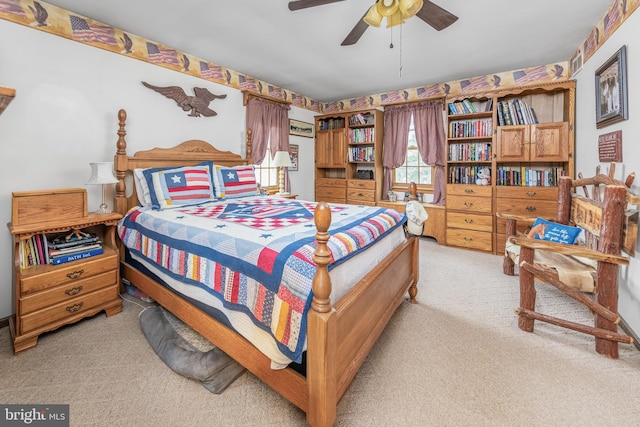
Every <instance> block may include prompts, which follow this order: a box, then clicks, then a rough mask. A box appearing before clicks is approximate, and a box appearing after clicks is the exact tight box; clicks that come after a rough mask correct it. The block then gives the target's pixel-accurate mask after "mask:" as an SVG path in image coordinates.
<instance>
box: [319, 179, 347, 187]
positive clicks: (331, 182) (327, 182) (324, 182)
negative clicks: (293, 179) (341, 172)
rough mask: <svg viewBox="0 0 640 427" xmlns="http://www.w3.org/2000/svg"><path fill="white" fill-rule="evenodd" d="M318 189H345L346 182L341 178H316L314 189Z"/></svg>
mask: <svg viewBox="0 0 640 427" xmlns="http://www.w3.org/2000/svg"><path fill="white" fill-rule="evenodd" d="M318 187H335V188H346V187H347V180H346V179H342V178H316V188H318Z"/></svg>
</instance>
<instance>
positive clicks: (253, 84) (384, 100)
mask: <svg viewBox="0 0 640 427" xmlns="http://www.w3.org/2000/svg"><path fill="white" fill-rule="evenodd" d="M32 4H33V6H31V5H32ZM639 5H640V0H618V1H616V2H615V3H612V5H611V7H610V8H609V9H608V11H607V13H606V14H605V15H604V16H603V17H602V19H601V20H600V22H598V24H597V25H596V26H595V27H594V29H593V30H592V31H591V32H590V33H589V34H588V35H587V36H586V38H585V40H584V41H583V43H582V44H581V45H580V46H579V47H578V49H576V51H575V52H574V53H573V54H572V55H571V57H570V58H568V59H567V61H563V62H559V63H555V64H549V65H539V66H536V67H531V68H524V69H520V70H513V71H505V72H501V73H496V74H493V75H486V76H477V77H472V78H468V79H463V80H456V81H450V82H443V83H438V84H430V85H425V86H420V87H414V88H408V89H400V90H395V91H392V92H386V93H378V94H372V95H367V96H361V97H357V98H350V99H343V100H339V101H333V102H327V103H323V102H320V101H318V100H315V99H312V98H309V97H307V96H304V95H301V94H298V93H295V92H292V91H289V90H287V89H283V88H281V87H278V86H275V85H273V84H270V83H267V82H264V81H262V80H258V79H256V78H254V77H251V76H247V75H245V74H242V73H239V72H237V71H234V70H231V69H229V68H226V67H224V66H222V65H218V64H214V63H212V62H209V61H207V60H204V59H201V58H197V57H194V56H192V55H189V54H187V53H184V52H180V51H177V50H175V49H172V48H170V47H167V46H163V45H161V44H158V43H156V42H154V41H151V40H147V39H145V38H142V37H139V36H137V35H134V34H128V33H125V32H124V31H122V30H120V29H117V28H114V27H110V26H109V25H107V24H104V23H100V22H97V21H95V20H93V19H90V18H88V17H84V16H80V15H78V14H72V13H71V12H69V11H67V10H65V9H62V8H59V7H57V6H53V5H50V4H48V3H45V2H42V1H41V2H38V1H27V0H0V19H4V20H7V21H11V22H15V23H18V24H22V25H25V26H28V27H30V28H34V29H38V30H41V31H46V32H48V33H51V34H55V35H59V36H61V37H65V38H68V39H71V40H75V41H78V42H80V43H84V44H88V45H91V46H94V47H98V48H101V49H105V50H108V51H111V52H114V53H118V54H121V55H126V56H130V57H133V58H136V59H139V60H142V61H145V62H148V63H151V64H154V65H158V66H161V67H165V68H169V69H172V70H174V71H178V72H182V73H187V74H190V75H192V76H195V77H198V78H202V79H204V80H209V81H212V82H215V83H219V84H222V85H225V86H229V87H232V88H235V89H239V90H247V91H251V92H256V93H259V94H261V95H267V96H270V97H273V98H277V99H282V100H284V101H288V102H291V104H292V105H294V106H296V107H300V108H304V109H307V110H311V111H315V112H318V113H333V112H341V111H350V110H358V109H364V108H375V107H380V106H384V105H388V104H394V103H398V102H411V101H418V100H423V99H430V98H437V97H456V96H461V95H471V94H476V93H483V92H488V91H492V90H499V89H508V88H510V87H514V86H521V85H529V84H544V83H552V82H556V81H563V80H568V79H569V78H571V76H572V75H573V73H575V72H577V70H572V69H570V66H571V64H570V59H571V58H575V57H576V55H578V52H579V53H582V56H583V63H584V62H586V61H587V60H588V59H589V58H590V57H591V56H592V55H593V53H594V52H595V51H596V50H598V48H599V47H600V46H601V45H602V44H603V43H604V42H605V41H606V40H607V39H608V38H609V37H610V36H611V34H613V33H614V32H615V30H616V29H617V28H618V27H619V26H620V25H621V24H622V23H623V22H624V21H625V20H626V19H627V17H628V16H629V15H631V14H632V13H633V12H634V11H635V10H636V9H637V8H638V6H639ZM74 23H75V24H74Z"/></svg>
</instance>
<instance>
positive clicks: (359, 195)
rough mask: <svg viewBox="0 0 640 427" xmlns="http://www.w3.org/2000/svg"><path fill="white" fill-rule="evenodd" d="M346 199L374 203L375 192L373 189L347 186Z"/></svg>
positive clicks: (352, 201)
mask: <svg viewBox="0 0 640 427" xmlns="http://www.w3.org/2000/svg"><path fill="white" fill-rule="evenodd" d="M347 200H349V203H354V202H355V203H375V201H376V193H375V191H374V190H363V189H358V188H348V189H347Z"/></svg>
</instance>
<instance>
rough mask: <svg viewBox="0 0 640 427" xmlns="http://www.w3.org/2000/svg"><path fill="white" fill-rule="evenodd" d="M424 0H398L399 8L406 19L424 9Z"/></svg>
mask: <svg viewBox="0 0 640 427" xmlns="http://www.w3.org/2000/svg"><path fill="white" fill-rule="evenodd" d="M423 5H424V2H423V0H398V8H399V9H400V12H402V17H403V18H404V19H408V18H411V17H412V16H414V15H415V14H416V13H418V12H419V11H420V9H422V6H423Z"/></svg>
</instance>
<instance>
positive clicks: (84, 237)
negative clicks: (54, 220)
mask: <svg viewBox="0 0 640 427" xmlns="http://www.w3.org/2000/svg"><path fill="white" fill-rule="evenodd" d="M19 249H20V266H21V267H22V268H24V267H30V266H33V265H44V264H54V265H55V264H62V263H64V262H69V261H74V260H76V259H83V258H87V257H89V256H93V255H99V254H101V253H103V248H102V243H101V241H100V237H99V236H97V235H95V234H88V233H83V232H77V233H72V234H68V235H63V236H58V237H56V238H54V239H52V240H50V241H49V240H48V238H47V236H46V234H44V233H40V234H35V235H33V236H31V237H30V238H29V239H26V240H21V241H20V248H19Z"/></svg>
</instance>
